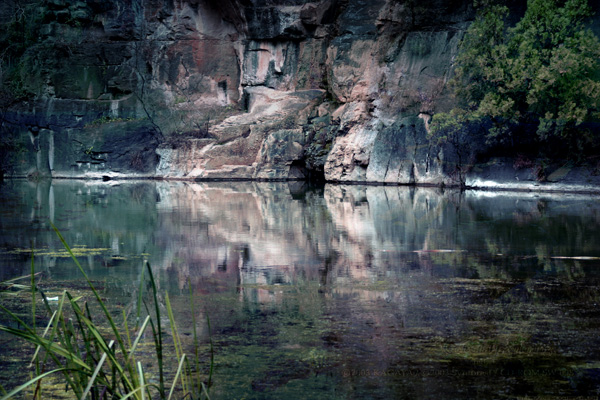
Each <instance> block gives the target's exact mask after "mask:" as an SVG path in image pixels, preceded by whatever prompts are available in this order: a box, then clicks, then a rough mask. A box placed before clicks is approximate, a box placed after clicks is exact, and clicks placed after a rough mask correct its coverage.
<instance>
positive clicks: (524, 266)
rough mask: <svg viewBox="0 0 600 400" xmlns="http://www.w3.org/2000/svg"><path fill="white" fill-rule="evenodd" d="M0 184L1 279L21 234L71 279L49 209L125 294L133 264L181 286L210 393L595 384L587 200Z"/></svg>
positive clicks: (593, 218)
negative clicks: (203, 348) (211, 360)
mask: <svg viewBox="0 0 600 400" xmlns="http://www.w3.org/2000/svg"><path fill="white" fill-rule="evenodd" d="M0 197H1V198H0V200H1V201H2V212H1V216H0V228H1V232H2V234H1V239H0V240H1V241H0V246H1V249H2V253H1V254H0V260H1V262H2V265H3V268H2V270H1V271H0V275H1V276H0V278H1V279H6V278H8V277H12V276H16V275H18V274H23V273H27V272H28V271H29V266H30V261H29V254H28V252H27V249H30V248H31V247H33V248H34V249H36V254H37V257H36V266H37V268H38V269H39V270H42V271H44V272H45V274H46V276H47V279H51V280H54V281H69V280H76V279H78V278H79V277H78V273H77V271H76V269H75V268H74V267H73V265H72V263H71V261H69V260H68V258H66V257H64V255H65V254H64V253H60V252H61V250H62V245H61V244H60V242H59V241H58V239H57V237H56V235H55V233H54V232H53V231H52V229H51V227H50V224H49V221H50V220H52V221H54V223H55V224H56V225H57V227H58V228H59V229H60V230H61V232H62V233H63V235H64V236H65V238H66V240H67V242H68V243H70V245H71V246H72V247H73V248H74V249H76V250H77V253H78V255H79V257H80V260H81V261H82V263H83V265H84V267H85V268H87V269H88V270H89V272H90V275H91V276H92V278H93V279H97V280H102V281H104V282H105V283H106V285H107V287H111V288H112V289H111V290H112V292H111V293H112V295H113V296H121V297H122V298H125V300H122V301H123V302H124V303H126V302H127V297H128V296H130V293H131V292H132V291H135V288H136V286H137V283H136V282H137V281H138V279H139V275H140V271H141V267H142V265H143V260H148V261H149V262H150V263H151V264H152V265H153V267H154V269H155V270H156V271H157V275H158V278H159V284H160V286H161V288H162V289H168V290H169V291H170V293H172V294H174V295H175V296H176V295H177V294H184V293H186V292H187V290H188V287H189V285H191V287H192V289H193V293H194V298H195V300H196V301H197V302H198V304H199V308H198V309H201V310H203V311H205V312H207V313H208V314H209V315H210V317H211V321H212V328H213V332H212V334H213V340H214V341H215V343H216V345H217V375H216V383H215V388H214V392H213V396H214V398H237V397H240V398H241V397H247V398H281V397H283V396H294V397H298V396H299V395H301V396H302V397H303V398H339V397H341V398H348V397H353V398H359V397H369V398H390V397H397V398H416V397H424V398H428V397H433V396H438V397H439V396H441V397H446V398H473V397H496V395H497V394H498V393H504V395H505V396H506V397H509V398H511V397H515V396H526V395H527V396H533V395H539V394H545V395H552V394H559V393H560V394H562V395H564V394H568V395H582V396H592V395H595V394H597V393H596V391H597V386H598V384H599V383H600V378H599V376H600V368H599V367H600V354H599V350H598V349H600V346H598V345H599V344H600V343H599V339H596V335H595V332H597V329H598V327H599V325H600V324H599V322H600V312H598V311H597V310H598V302H599V300H600V294H599V292H598V287H599V286H598V284H599V277H600V276H599V275H600V274H599V269H598V267H599V266H600V240H599V239H600V229H599V228H600V213H599V211H600V203H599V202H598V201H597V200H598V199H597V198H593V197H586V196H581V195H552V194H531V193H504V192H495V193H491V192H464V193H461V192H454V191H440V190H439V189H433V188H407V187H386V186H340V185H326V186H324V187H309V186H306V185H305V184H302V183H291V184H288V183H256V182H221V183H194V184H192V183H184V182H176V183H167V182H120V183H119V182H109V183H101V182H73V181H55V182H53V183H52V184H50V183H48V182H42V183H37V184H34V183H28V182H13V183H9V184H6V185H4V186H3V187H2V189H1V190H0ZM115 298H116V297H115ZM175 298H176V297H175ZM186 301H187V300H186V297H185V296H183V295H182V297H181V298H180V299H179V306H176V307H179V314H180V316H181V318H182V320H183V321H188V322H189V321H191V318H189V317H190V315H189V307H188V306H189V304H186ZM175 302H176V303H177V298H176V300H175ZM198 320H199V321H200V320H202V321H203V318H202V316H201V315H199V316H198ZM182 324H183V325H184V327H183V329H184V330H186V329H187V330H188V332H189V331H190V329H191V327H190V326H185V322H184V323H182ZM200 325H201V326H200V328H201V331H202V332H203V334H204V337H205V339H206V338H207V337H208V330H207V328H206V325H205V324H204V323H201V324H200Z"/></svg>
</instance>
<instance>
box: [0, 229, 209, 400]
mask: <svg viewBox="0 0 600 400" xmlns="http://www.w3.org/2000/svg"><path fill="white" fill-rule="evenodd" d="M52 227H53V228H54V230H55V231H56V234H57V235H58V237H59V239H60V241H61V242H62V244H63V245H64V247H65V249H66V251H67V252H68V253H69V255H70V256H71V258H72V259H73V261H74V263H75V265H76V266H77V267H78V269H79V270H80V272H81V274H82V275H83V277H84V278H85V280H86V281H87V284H88V286H89V288H90V290H91V292H92V293H93V297H94V298H95V303H94V304H92V305H90V304H89V303H88V302H83V304H82V298H81V297H73V296H72V295H71V294H70V293H69V292H68V291H66V290H65V291H63V293H62V295H61V296H59V297H58V298H57V299H56V302H55V301H52V302H51V300H50V299H49V298H48V297H47V296H46V295H45V294H44V292H43V291H42V290H40V288H39V287H38V286H37V285H36V282H35V274H34V270H35V268H34V262H33V256H32V262H31V286H30V288H31V300H32V306H31V323H27V322H26V321H24V319H23V318H21V317H20V316H19V315H17V314H16V313H15V312H13V311H11V310H9V309H8V308H6V307H5V306H3V305H0V309H1V310H2V311H4V313H6V314H7V315H8V317H9V319H10V320H11V321H12V322H14V323H15V324H16V326H17V327H16V328H15V327H12V326H5V325H0V331H4V332H7V333H9V334H12V335H14V336H16V337H19V338H21V339H24V340H25V341H27V342H29V343H31V344H33V345H35V346H36V351H35V354H34V356H33V359H32V362H31V364H30V366H31V367H33V368H34V369H35V373H34V377H33V378H32V379H30V380H28V381H27V382H25V383H23V384H22V385H19V386H18V387H16V388H14V389H13V390H11V391H10V392H6V391H5V390H4V389H3V388H2V387H0V390H1V391H2V393H3V397H2V398H1V399H0V400H5V399H9V398H12V397H13V396H15V395H17V394H19V393H21V392H23V391H24V390H26V389H28V388H32V390H33V398H34V399H41V398H43V395H42V389H43V387H42V382H43V381H44V380H45V379H46V378H48V377H50V376H53V375H56V374H62V377H63V379H64V381H65V383H66V386H67V388H68V389H70V390H72V392H73V393H74V395H75V396H76V397H77V398H78V399H82V400H83V399H86V398H92V399H104V398H111V399H128V398H132V399H138V400H145V399H146V398H160V399H171V398H173V396H174V394H175V393H177V396H178V397H179V398H190V399H203V398H206V399H208V398H210V396H209V391H208V388H209V387H210V383H211V379H212V371H213V369H212V365H213V353H212V351H213V349H212V340H211V341H210V343H209V350H210V359H211V360H210V366H209V373H208V379H207V380H206V382H205V380H204V379H203V376H202V375H201V374H200V370H201V369H200V351H199V341H198V337H197V334H196V329H195V326H196V324H195V320H194V329H193V338H194V345H193V347H194V349H193V354H192V355H191V356H189V355H188V354H186V353H185V351H184V346H183V342H182V340H181V336H180V335H179V333H178V329H177V325H176V323H175V318H174V314H173V310H172V307H171V303H170V299H169V296H168V293H167V294H166V297H165V298H166V310H167V314H168V319H169V323H170V330H171V335H170V337H171V338H172V342H171V340H169V341H167V340H166V339H165V335H164V334H163V326H162V325H163V323H162V322H161V310H160V307H159V302H158V298H159V293H158V289H157V286H156V282H155V280H154V275H153V273H152V268H151V267H150V264H149V263H146V265H145V267H146V268H145V269H143V270H142V274H141V275H142V276H141V279H140V288H139V293H138V298H137V310H136V315H135V316H136V324H135V326H134V327H132V328H130V327H129V326H128V323H127V315H126V312H125V311H123V323H122V325H119V324H118V322H117V320H116V319H115V318H114V317H113V316H112V315H111V313H110V312H109V310H108V308H107V306H106V304H105V302H104V301H103V300H102V298H101V297H100V294H99V292H98V291H97V290H96V288H95V287H94V284H93V283H92V281H90V279H89V278H88V276H87V274H86V273H85V271H84V269H83V267H82V266H81V264H80V263H79V261H78V260H77V258H76V257H75V255H74V253H73V251H72V250H71V248H70V247H69V245H68V244H67V243H66V241H65V239H64V238H63V237H62V235H61V234H60V232H59V231H58V229H57V228H56V227H55V226H54V225H52ZM144 271H147V274H148V279H147V280H146V279H145V278H144V275H145V273H144ZM9 284H10V285H13V286H7V285H3V287H14V283H13V282H9ZM145 285H148V287H149V288H150V297H151V301H152V302H151V303H150V304H149V302H147V301H144V300H143V296H142V292H143V289H144V286H145ZM26 288H27V286H26V285H19V286H18V289H19V290H24V289H26ZM38 295H39V296H41V299H42V301H43V304H44V306H45V309H46V312H47V313H48V315H49V316H50V317H49V321H48V323H47V325H46V326H45V327H44V328H43V329H41V327H36V308H35V307H36V299H37V297H38ZM191 296H192V293H191V289H190V297H191ZM142 303H143V304H144V306H145V307H144V308H145V311H146V316H145V317H143V316H142ZM51 304H52V305H51ZM190 304H191V311H192V315H194V310H193V301H191V302H190ZM96 306H98V307H99V308H100V312H99V313H98V312H97V310H96V308H95V307H96ZM92 310H94V312H92ZM194 318H195V317H194ZM209 323H210V322H209ZM209 326H210V325H209ZM148 328H150V331H151V333H152V339H153V346H152V345H150V348H151V349H152V351H151V355H150V357H151V358H152V359H153V360H156V365H157V367H158V372H157V373H156V372H155V373H154V374H152V375H150V374H149V373H148V371H145V370H144V367H143V366H142V362H141V361H138V360H137V359H136V354H139V353H141V350H140V349H141V348H143V347H148V346H146V343H145V342H146V340H145V337H146V335H145V332H146V331H147V330H148ZM132 339H133V341H132ZM170 346H173V347H174V349H175V353H176V366H177V368H176V371H172V370H168V369H167V368H166V367H167V362H166V361H167V358H168V357H167V356H170V355H171V354H169V353H167V352H166V351H165V350H166V349H169V348H170ZM144 356H145V357H148V355H147V354H145V355H144ZM50 368H53V369H50ZM48 369H50V370H48ZM169 379H170V380H171V382H170V385H169V384H168V383H167V380H169Z"/></svg>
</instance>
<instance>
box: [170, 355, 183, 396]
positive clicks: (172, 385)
mask: <svg viewBox="0 0 600 400" xmlns="http://www.w3.org/2000/svg"><path fill="white" fill-rule="evenodd" d="M184 363H185V354H182V355H181V360H179V366H178V367H177V373H176V374H175V378H174V379H173V383H172V384H171V390H170V391H169V397H167V400H171V397H172V396H173V392H174V391H175V386H176V384H177V379H179V375H180V374H181V371H182V369H183V364H184ZM184 393H185V389H184Z"/></svg>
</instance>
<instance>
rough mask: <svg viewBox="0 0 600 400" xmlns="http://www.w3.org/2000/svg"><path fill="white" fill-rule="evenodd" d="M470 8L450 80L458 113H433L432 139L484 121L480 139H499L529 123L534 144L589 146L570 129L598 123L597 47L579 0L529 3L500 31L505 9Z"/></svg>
mask: <svg viewBox="0 0 600 400" xmlns="http://www.w3.org/2000/svg"><path fill="white" fill-rule="evenodd" d="M561 4H562V6H561ZM476 6H479V7H480V9H479V12H478V15H477V18H476V20H475V21H474V22H473V24H472V25H471V26H470V27H469V29H468V30H467V32H466V34H465V37H464V39H463V41H462V43H461V47H460V51H459V55H458V56H457V59H456V70H455V77H454V79H453V82H452V83H453V86H454V89H455V93H456V95H457V97H458V98H459V99H460V101H461V102H462V103H461V104H460V105H459V109H460V111H458V110H455V111H453V112H452V113H449V114H445V115H436V116H435V117H434V119H433V126H432V130H433V133H434V135H437V136H438V137H442V136H444V131H445V130H447V129H449V128H452V127H454V128H456V123H465V122H467V123H468V122H472V121H487V122H488V123H489V125H490V129H489V134H488V139H494V138H495V139H498V140H506V139H507V138H508V137H509V135H510V134H511V131H514V128H515V127H516V126H518V125H519V124H533V125H534V126H535V127H536V131H537V136H538V138H539V139H542V140H544V139H549V138H560V139H562V140H563V141H565V142H567V143H577V144H578V145H579V146H581V145H583V144H584V143H583V142H585V141H587V140H590V139H592V140H593V137H592V136H590V135H583V134H580V133H581V132H578V129H577V127H578V126H580V125H581V124H582V123H583V122H587V121H592V120H595V119H598V118H600V79H599V78H600V74H599V71H600V64H599V60H600V41H599V40H598V38H597V37H596V36H595V35H594V34H593V33H592V32H591V31H590V30H589V29H586V27H585V21H586V19H587V18H588V17H589V16H590V15H591V12H590V8H589V7H588V5H587V0H566V1H559V0H529V1H528V4H527V11H526V13H525V15H524V16H523V18H522V19H521V20H520V21H519V22H518V23H517V24H516V25H515V26H514V27H507V26H506V19H507V16H508V8H507V7H505V6H503V5H499V4H497V3H494V2H492V1H483V2H479V3H477V2H476ZM449 119H454V122H452V123H451V122H450V121H449ZM449 124H450V127H449Z"/></svg>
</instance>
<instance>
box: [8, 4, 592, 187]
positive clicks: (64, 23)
mask: <svg viewBox="0 0 600 400" xmlns="http://www.w3.org/2000/svg"><path fill="white" fill-rule="evenodd" d="M25 3H26V6H23V2H16V1H14V2H7V3H6V4H4V5H3V6H2V9H0V14H1V16H2V17H1V20H0V23H2V24H3V25H4V26H5V27H7V32H9V31H10V29H17V28H18V27H19V23H20V24H21V25H22V28H23V30H24V31H25V34H24V37H25V36H27V37H28V38H29V39H25V38H23V39H22V40H21V39H18V37H17V38H16V39H15V38H14V37H12V36H10V35H9V34H8V33H7V34H5V36H6V37H5V38H4V40H5V42H6V41H7V43H11V44H12V43H17V44H21V45H22V46H21V47H22V48H23V49H22V51H21V52H20V53H18V56H19V63H18V68H14V67H13V69H12V72H11V74H12V75H11V76H10V77H9V78H10V80H11V81H12V83H13V85H12V86H10V85H7V84H6V82H7V78H6V77H3V81H4V82H5V84H4V88H3V91H2V101H1V102H0V103H1V104H0V106H1V112H2V130H3V133H2V134H3V136H4V137H6V138H10V140H9V139H6V140H5V141H4V142H3V148H2V157H3V159H2V164H3V169H4V170H5V171H6V172H8V173H12V174H13V175H17V176H18V175H28V174H36V175H42V176H43V175H51V176H53V177H118V176H127V177H130V176H146V177H156V178H177V179H305V178H309V177H317V178H323V179H326V180H329V181H340V182H377V183H395V184H432V185H464V184H466V183H467V182H468V183H470V184H476V183H477V182H485V181H486V180H485V179H486V175H485V174H486V173H489V172H490V171H492V170H493V168H492V167H489V165H491V164H489V163H487V164H485V165H486V168H487V169H485V168H484V169H476V168H473V166H474V165H475V163H476V162H480V161H481V160H480V159H478V155H479V154H481V153H482V151H483V149H482V146H483V144H480V143H476V141H475V142H472V141H470V142H469V143H459V144H454V145H453V144H447V145H444V146H438V145H437V144H434V143H431V142H430V141H429V140H428V137H427V131H428V124H429V122H430V119H431V117H432V115H433V114H434V113H436V112H440V111H447V110H448V109H450V108H451V106H452V104H453V99H452V97H451V95H450V92H449V90H448V85H447V82H448V80H449V78H450V76H451V74H452V61H453V58H454V57H455V55H456V53H457V48H458V44H459V42H460V39H461V37H462V35H463V34H464V32H465V30H466V28H467V27H468V25H469V23H470V21H472V19H473V16H474V11H473V9H472V6H471V1H470V0H432V1H429V2H427V3H422V2H417V1H415V0H370V1H363V0H319V1H309V0H82V1H76V2H75V1H69V0H29V1H27V2H25ZM514 3H515V5H513V6H511V7H512V9H513V10H514V11H515V13H516V14H518V13H522V11H523V10H522V5H519V4H520V3H519V2H516V1H515V2H514ZM18 13H25V15H26V18H25V17H20V18H17V17H16V15H18ZM15 24H16V25H15ZM11 41H12V42H11ZM4 61H6V60H4ZM3 65H5V66H7V65H9V64H7V63H6V62H5V63H4V64H3ZM5 69H6V68H5ZM10 87H12V88H13V92H14V91H15V90H14V88H15V87H18V89H19V91H20V93H25V94H26V95H23V96H20V97H19V96H16V95H14V93H12V94H11V91H10V90H8V89H10ZM7 88H8V89H7ZM11 96H12V97H11ZM484 161H488V160H484ZM492 164H493V165H496V166H497V165H498V163H497V162H496V163H492ZM525 164H526V163H525ZM525 164H523V165H525ZM503 165H504V164H503ZM506 165H509V166H510V168H509V169H511V168H512V169H513V170H514V171H516V172H515V176H516V175H518V171H517V169H516V167H513V166H512V165H510V162H509V163H508V164H506ZM490 168H492V169H490ZM597 170H598V167H596V170H593V169H592V170H591V171H590V172H589V173H588V172H581V171H579V172H578V173H579V174H584V175H585V174H587V175H585V179H588V181H589V182H591V184H595V183H596V181H594V179H596V178H595V175H593V173H594V172H598V171H597ZM486 171H487V172H486ZM527 171H529V172H527V173H521V175H523V176H521V178H525V180H526V181H527V180H528V181H530V182H532V183H536V184H537V178H539V177H538V176H537V175H536V174H535V173H534V172H535V168H533V167H531V168H528V169H527ZM532 171H533V172H532ZM549 172H550V173H551V172H552V171H549ZM567 172H570V170H569V171H567ZM509 175H510V174H509ZM525 175H526V176H525ZM515 176H509V177H507V178H506V182H507V185H506V186H507V187H510V186H511V184H513V183H515V182H517V181H516V180H515ZM581 176H583V175H581ZM517 180H518V179H517ZM596 180H597V179H596ZM519 182H522V181H519Z"/></svg>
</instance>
